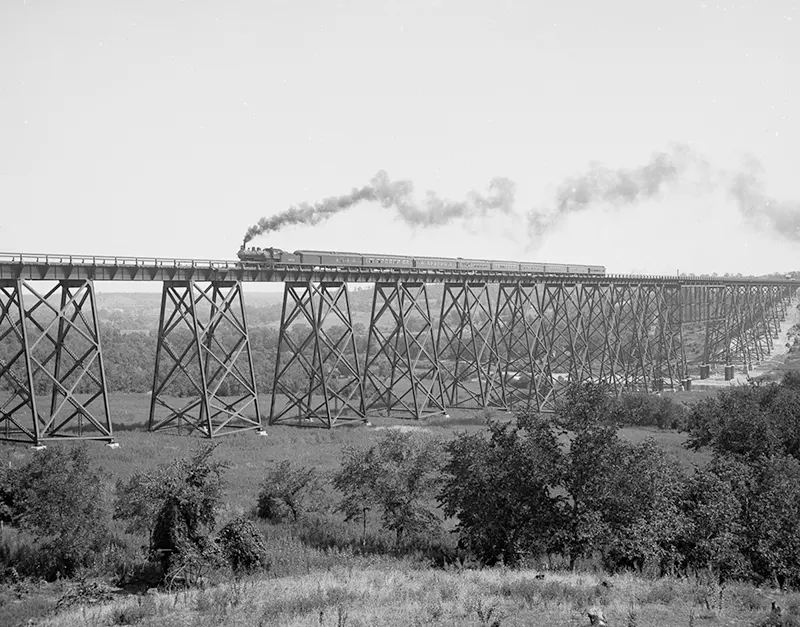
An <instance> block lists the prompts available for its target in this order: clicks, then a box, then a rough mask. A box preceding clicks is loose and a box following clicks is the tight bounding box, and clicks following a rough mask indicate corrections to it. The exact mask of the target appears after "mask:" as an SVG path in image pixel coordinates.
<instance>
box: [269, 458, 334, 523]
mask: <svg viewBox="0 0 800 627" xmlns="http://www.w3.org/2000/svg"><path fill="white" fill-rule="evenodd" d="M321 495H322V482H321V480H320V476H319V473H318V472H317V469H316V468H306V467H305V466H295V465H294V464H292V463H291V462H289V461H283V462H281V463H280V464H276V465H275V466H273V467H272V468H270V469H269V470H268V471H267V475H266V477H265V478H264V481H263V483H262V484H261V491H260V492H259V493H258V503H257V504H256V515H257V516H258V517H259V518H262V519H264V520H269V521H270V522H280V521H281V520H285V519H286V518H288V517H290V516H291V518H292V520H293V521H294V522H297V521H298V520H299V519H300V518H302V517H303V516H304V515H305V514H306V510H307V507H306V504H307V503H309V502H315V501H318V500H319V497H320V496H321Z"/></svg>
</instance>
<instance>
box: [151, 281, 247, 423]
mask: <svg viewBox="0 0 800 627" xmlns="http://www.w3.org/2000/svg"><path fill="white" fill-rule="evenodd" d="M159 410H161V411H159ZM184 427H188V428H189V429H195V430H197V431H199V432H200V433H201V434H203V435H205V436H207V437H213V436H217V435H225V434H228V433H235V432H239V431H243V430H245V431H246V430H251V429H257V430H261V429H262V425H261V412H260V411H259V403H258V396H257V392H256V379H255V369H254V368H253V357H252V353H251V350H250V335H249V333H248V329H247V320H246V317H245V310H244V297H243V294H242V286H241V283H220V282H214V283H209V284H207V285H205V286H201V285H199V284H198V283H196V282H194V281H175V282H173V281H166V282H164V287H163V290H162V296H161V316H160V318H159V330H158V344H157V347H156V363H155V369H154V375H153V393H152V396H151V402H150V422H149V428H150V430H151V431H158V430H161V429H176V430H178V431H180V430H181V429H182V428H184Z"/></svg>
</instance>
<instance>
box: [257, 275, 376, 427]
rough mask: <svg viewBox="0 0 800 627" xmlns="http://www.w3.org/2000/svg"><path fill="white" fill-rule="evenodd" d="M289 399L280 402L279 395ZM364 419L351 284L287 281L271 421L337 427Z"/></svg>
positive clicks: (273, 388)
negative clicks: (340, 424) (352, 313)
mask: <svg viewBox="0 0 800 627" xmlns="http://www.w3.org/2000/svg"><path fill="white" fill-rule="evenodd" d="M279 396H282V397H284V398H285V399H286V402H285V403H284V404H283V406H280V405H279V401H278V397H279ZM363 418H364V394H363V387H362V378H361V370H360V365H359V362H358V360H357V358H356V345H355V334H354V333H353V323H352V318H351V316H350V299H349V296H348V292H347V286H346V285H345V284H344V283H342V282H336V283H313V282H307V283H286V287H285V290H284V296H283V308H282V312H281V327H280V336H279V339H278V352H277V357H276V360H275V377H274V379H273V384H272V404H271V409H270V424H285V423H295V424H302V423H303V422H309V423H312V424H315V425H317V426H320V425H321V426H325V427H329V428H330V427H333V426H334V425H336V424H337V423H338V422H341V421H347V420H358V419H362V420H363Z"/></svg>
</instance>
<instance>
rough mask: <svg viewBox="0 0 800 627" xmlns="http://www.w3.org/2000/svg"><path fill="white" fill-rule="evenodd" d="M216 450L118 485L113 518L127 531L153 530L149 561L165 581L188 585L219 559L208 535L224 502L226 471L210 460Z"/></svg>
mask: <svg viewBox="0 0 800 627" xmlns="http://www.w3.org/2000/svg"><path fill="white" fill-rule="evenodd" d="M215 448H216V445H205V446H203V447H201V448H200V449H199V450H198V451H196V452H195V453H194V455H192V456H191V457H190V458H188V459H186V458H185V459H179V460H176V461H174V462H172V463H171V464H167V465H163V466H160V467H159V468H157V469H155V470H153V471H149V472H148V471H141V472H137V473H136V474H135V475H134V476H133V477H131V478H130V480H129V481H128V482H127V483H122V482H118V483H117V499H116V505H115V510H114V518H118V519H120V520H124V521H125V522H126V523H127V527H128V531H130V532H135V531H149V534H150V559H151V561H157V562H160V563H161V565H162V568H163V573H164V575H165V577H167V578H169V579H171V580H175V579H176V578H180V579H183V580H185V581H187V582H189V583H191V582H192V581H193V580H196V579H197V578H198V577H199V576H200V575H201V573H202V572H204V571H205V570H207V569H208V568H212V567H214V566H215V565H216V564H217V563H218V562H219V561H220V560H221V556H220V555H219V551H218V549H217V546H216V544H214V543H213V542H211V541H210V540H209V538H208V534H209V533H210V531H211V530H212V529H213V527H214V522H215V520H216V516H217V509H218V508H219V506H220V504H221V502H222V472H223V470H224V469H225V468H226V467H227V466H226V464H224V463H223V462H219V461H215V460H214V459H212V457H213V453H214V449H215Z"/></svg>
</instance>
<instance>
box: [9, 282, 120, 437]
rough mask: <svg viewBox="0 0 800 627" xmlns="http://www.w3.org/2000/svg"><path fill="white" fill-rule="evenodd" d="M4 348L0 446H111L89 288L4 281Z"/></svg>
mask: <svg viewBox="0 0 800 627" xmlns="http://www.w3.org/2000/svg"><path fill="white" fill-rule="evenodd" d="M0 347H2V348H3V349H4V350H2V351H0V440H7V441H17V442H29V443H31V444H33V445H35V446H40V445H42V444H43V443H45V442H47V441H52V440H65V439H82V440H105V441H107V442H113V441H114V438H113V435H112V426H111V412H110V410H109V406H108V390H107V386H106V379H105V370H104V367H103V351H102V347H101V344H100V333H99V325H98V320H97V303H96V299H95V293H94V285H93V283H92V281H90V280H80V281H59V282H58V283H57V284H56V285H55V286H54V287H53V288H52V289H50V290H49V291H47V292H44V293H42V292H39V291H38V290H36V289H35V288H34V287H33V285H32V284H31V283H30V282H28V281H25V280H16V281H7V280H6V281H0Z"/></svg>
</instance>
